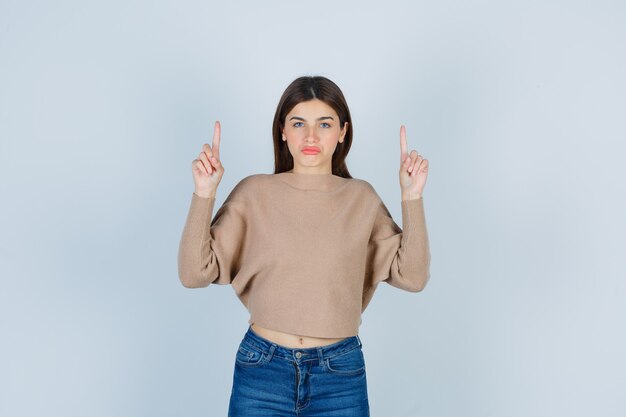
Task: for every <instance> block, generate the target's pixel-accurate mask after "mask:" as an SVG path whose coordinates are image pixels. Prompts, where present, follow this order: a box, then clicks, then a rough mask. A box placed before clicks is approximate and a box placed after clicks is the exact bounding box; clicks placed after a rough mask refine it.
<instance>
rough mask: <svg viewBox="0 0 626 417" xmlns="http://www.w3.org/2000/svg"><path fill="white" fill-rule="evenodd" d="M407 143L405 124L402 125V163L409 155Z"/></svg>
mask: <svg viewBox="0 0 626 417" xmlns="http://www.w3.org/2000/svg"><path fill="white" fill-rule="evenodd" d="M406 149H407V145H406V128H405V127H404V125H400V162H401V163H402V162H403V161H404V160H405V158H406V157H407V156H408V155H407V151H406Z"/></svg>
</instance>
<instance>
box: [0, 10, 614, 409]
mask: <svg viewBox="0 0 626 417" xmlns="http://www.w3.org/2000/svg"><path fill="white" fill-rule="evenodd" d="M625 19H626V6H624V3H623V2H618V1H595V2H590V1H589V2H583V1H545V0H542V1H462V0H451V1H438V2H424V1H417V2H416V1H393V0H389V1H385V2H376V3H368V4H366V3H363V2H357V1H345V2H334V1H333V2H331V1H328V2H326V1H317V2H301V1H280V2H278V1H275V2H252V1H250V2H245V3H243V2H237V1H231V2H208V1H191V0H190V1H182V2H181V1H176V2H174V1H170V2H166V1H134V2H126V1H107V2H104V1H102V2H99V3H96V2H89V3H86V2H81V1H75V0H74V1H72V0H70V1H63V2H45V1H41V2H35V1H16V0H10V1H9V0H2V1H0V138H1V145H0V146H1V147H0V198H1V200H2V203H1V204H0V275H1V284H0V415H2V416H7V417H21V416H59V417H60V416H63V417H68V416H77V417H78V416H80V417H83V416H90V417H101V416H107V417H108V416H110V417H137V416H148V417H153V416H154V417H160V416H224V415H226V410H227V406H228V399H229V395H230V389H231V383H232V373H233V368H234V356H235V352H236V348H237V345H238V343H239V341H240V340H241V338H242V337H243V334H244V332H245V331H246V329H247V319H248V317H249V316H248V312H247V311H246V309H245V308H244V307H243V305H242V304H241V303H240V302H239V300H238V299H237V298H236V296H235V294H234V292H233V290H232V287H231V286H217V285H215V286H209V287H208V288H204V289H194V290H192V289H187V288H184V287H183V286H182V284H181V283H180V282H179V279H178V275H177V267H176V260H177V258H176V257H177V250H178V244H179V239H180V236H181V233H182V229H183V226H184V221H185V218H186V215H187V211H188V209H189V204H190V202H191V195H192V192H193V179H192V174H191V161H192V160H193V159H194V158H196V157H197V155H198V153H199V152H200V149H201V146H202V144H203V143H205V142H207V143H211V139H212V134H213V125H214V123H215V120H220V121H221V123H222V144H221V157H222V161H223V164H224V166H225V168H226V172H225V175H224V177H223V180H222V183H221V184H220V187H219V190H218V194H217V203H216V209H217V207H219V206H221V204H222V202H223V201H224V199H225V197H226V196H227V195H228V193H229V192H230V191H231V189H232V187H233V186H234V185H235V184H236V183H237V182H238V181H239V180H241V179H242V178H243V177H245V176H247V175H250V174H254V173H272V172H273V171H272V170H273V150H272V141H271V123H272V118H273V115H274V111H275V109H276V105H277V103H278V99H279V97H280V95H281V94H282V92H283V90H284V89H285V88H286V87H287V85H288V84H289V83H290V82H291V81H292V80H294V79H295V78H297V77H299V76H301V75H324V76H326V77H328V78H330V79H331V80H333V81H335V82H336V83H337V84H338V85H339V86H340V88H341V89H342V90H343V92H344V94H345V96H346V99H347V101H348V104H349V106H350V109H351V112H352V117H353V125H354V142H353V145H352V150H351V152H350V155H349V157H348V160H347V163H348V167H349V169H350V171H351V173H352V175H353V176H354V177H357V178H362V179H365V180H367V181H369V182H370V183H371V184H372V185H373V186H374V187H375V189H376V190H377V191H378V192H379V194H380V195H381V197H382V198H383V200H384V201H385V203H386V204H387V206H388V207H389V209H390V211H391V213H392V215H393V216H394V219H395V220H396V222H398V223H399V224H400V225H401V220H402V219H401V206H400V201H401V195H400V185H399V182H398V169H399V159H400V158H399V155H400V140H399V130H400V125H401V124H405V125H406V127H407V139H408V144H409V149H416V150H417V151H418V152H420V153H421V154H423V155H424V156H425V157H426V158H428V159H429V161H430V174H429V178H428V182H427V184H426V188H425V190H424V199H425V209H426V220H427V227H428V232H429V237H430V243H431V253H432V265H431V279H430V282H429V283H428V286H427V287H426V289H425V290H424V291H423V292H420V293H409V292H403V291H401V290H398V289H396V288H393V287H391V286H389V285H388V284H386V283H382V284H381V285H380V286H379V287H378V291H377V293H376V295H375V297H374V299H373V300H372V302H371V304H370V305H369V307H368V308H367V310H366V311H365V312H364V314H363V324H362V326H361V329H360V336H361V338H362V341H363V343H364V346H363V349H364V354H365V357H366V363H367V371H368V373H367V377H368V390H369V391H368V392H369V398H370V404H371V411H372V415H373V416H377V417H386V416H394V417H395V416H427V417H488V416H491V417H530V416H532V417H536V416H551V417H552V416H568V417H574V416H585V417H586V416H591V415H593V416H603V417H604V416H607V417H608V416H623V415H625V413H626V404H625V402H624V401H625V400H624V397H623V394H624V388H625V386H626V376H625V375H626V366H625V359H624V353H625V352H626V336H625V332H624V328H625V320H624V318H625V317H626V297H625V295H626V284H625V283H624V280H625V278H626V274H625V273H624V271H625V269H624V254H625V252H626V250H625V244H624V235H625V233H626V230H625V229H626V228H625V221H624V213H625V212H626V198H625V188H626V187H625V186H624V179H625V178H626V172H625V171H626V170H625V168H624V164H625V163H624V158H625V156H624V155H625V151H626V146H625V145H624V140H625V139H626V135H625V133H626V128H625V126H624V120H625V119H626V117H625V116H626V100H625V97H626V77H625V76H624V74H626V57H625V55H626V49H625V48H624V44H625V42H626V29H625V27H626V26H625V25H624V21H625Z"/></svg>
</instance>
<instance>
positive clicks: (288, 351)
mask: <svg viewBox="0 0 626 417" xmlns="http://www.w3.org/2000/svg"><path fill="white" fill-rule="evenodd" d="M243 341H244V342H245V343H248V344H250V345H252V346H255V347H257V348H259V349H261V350H262V351H263V352H264V353H265V354H266V355H267V357H268V358H269V359H271V358H272V357H279V358H282V359H287V360H290V361H294V362H297V363H302V362H305V361H310V360H319V361H320V362H322V361H323V360H324V358H332V357H333V356H335V355H339V354H341V353H344V352H347V351H349V350H351V349H354V348H357V347H360V346H362V343H361V338H360V337H359V336H358V335H355V336H349V337H346V338H345V339H343V340H340V341H338V342H335V343H331V344H329V345H325V346H316V347H309V348H289V347H287V346H283V345H279V344H277V343H274V342H272V341H271V340H268V339H266V338H264V337H263V336H261V335H259V334H258V333H256V332H255V331H254V330H253V329H252V326H251V325H250V326H248V330H247V331H246V333H245V334H244V337H243Z"/></svg>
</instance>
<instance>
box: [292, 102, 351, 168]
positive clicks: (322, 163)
mask: <svg viewBox="0 0 626 417" xmlns="http://www.w3.org/2000/svg"><path fill="white" fill-rule="evenodd" d="M347 130H348V122H345V123H344V126H343V128H342V127H341V126H340V125H339V117H338V116H337V113H336V112H335V110H333V108H332V107H330V106H329V105H328V104H326V103H324V102H323V101H321V100H318V99H313V100H309V101H303V102H301V103H298V104H297V105H296V106H295V107H294V108H293V109H291V111H290V112H289V113H288V114H287V116H286V117H285V127H284V129H283V140H286V141H287V146H288V147H289V152H291V156H292V157H293V165H294V167H293V172H300V173H308V174H326V173H328V174H330V173H332V157H333V152H335V148H336V147H337V143H340V142H343V138H344V136H345V135H346V132H347Z"/></svg>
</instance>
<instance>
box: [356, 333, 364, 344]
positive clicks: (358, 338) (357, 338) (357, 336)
mask: <svg viewBox="0 0 626 417" xmlns="http://www.w3.org/2000/svg"><path fill="white" fill-rule="evenodd" d="M356 340H357V342H359V346H362V345H363V343H361V338H360V337H359V335H358V334H357V335H356Z"/></svg>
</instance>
